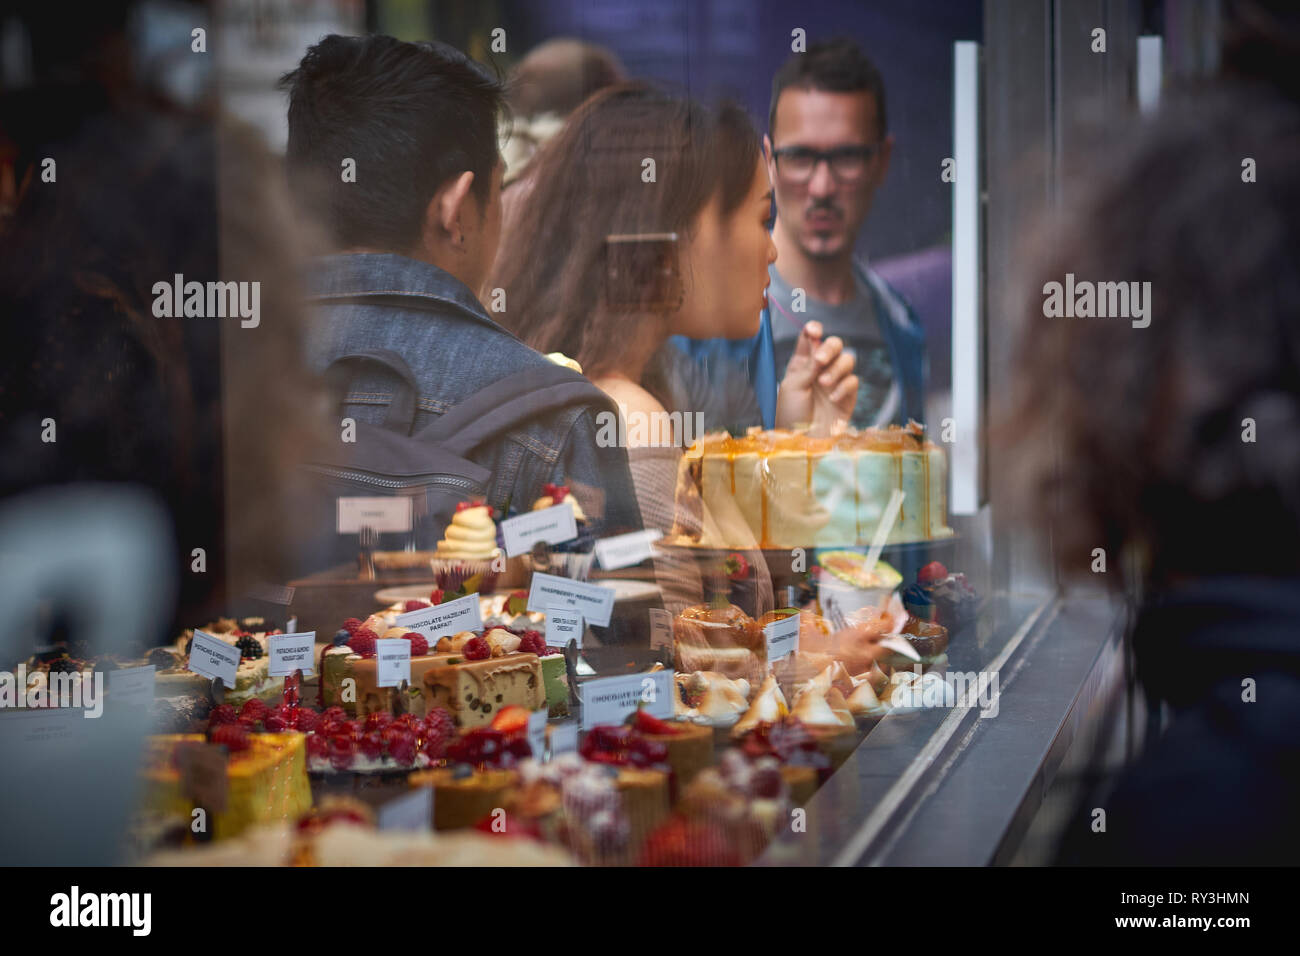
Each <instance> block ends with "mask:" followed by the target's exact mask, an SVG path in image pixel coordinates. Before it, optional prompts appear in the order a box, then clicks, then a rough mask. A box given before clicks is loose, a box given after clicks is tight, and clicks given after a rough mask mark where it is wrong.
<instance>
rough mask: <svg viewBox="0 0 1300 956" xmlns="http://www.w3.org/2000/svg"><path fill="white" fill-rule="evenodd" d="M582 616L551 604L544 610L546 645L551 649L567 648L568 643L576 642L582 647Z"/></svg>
mask: <svg viewBox="0 0 1300 956" xmlns="http://www.w3.org/2000/svg"><path fill="white" fill-rule="evenodd" d="M582 631H583V627H582V615H581V614H580V613H579V612H577V611H573V610H570V609H569V608H567V607H561V606H559V605H557V604H552V605H551V606H550V607H548V608H547V609H546V643H547V644H549V645H551V646H552V647H568V646H569V641H577V642H578V646H579V647H582Z"/></svg>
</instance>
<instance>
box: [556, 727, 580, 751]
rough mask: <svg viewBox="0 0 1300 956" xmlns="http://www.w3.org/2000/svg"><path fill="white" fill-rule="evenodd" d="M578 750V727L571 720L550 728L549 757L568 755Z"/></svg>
mask: <svg viewBox="0 0 1300 956" xmlns="http://www.w3.org/2000/svg"><path fill="white" fill-rule="evenodd" d="M577 749H578V725H577V724H575V723H574V722H573V721H571V720H566V721H564V722H563V723H559V724H556V725H555V726H554V727H552V728H551V756H552V757H558V756H559V755H560V754H566V753H570V752H572V751H574V750H577Z"/></svg>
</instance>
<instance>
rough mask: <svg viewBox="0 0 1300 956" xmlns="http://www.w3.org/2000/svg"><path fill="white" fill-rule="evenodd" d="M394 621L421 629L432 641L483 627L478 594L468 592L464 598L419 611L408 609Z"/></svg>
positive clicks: (408, 628) (416, 629)
mask: <svg viewBox="0 0 1300 956" xmlns="http://www.w3.org/2000/svg"><path fill="white" fill-rule="evenodd" d="M394 621H395V624H396V626H397V627H404V628H406V629H407V630H408V631H419V632H420V633H421V634H423V635H424V636H425V637H426V638H428V639H429V642H430V643H432V642H434V641H436V640H437V639H438V638H440V637H448V636H450V635H452V634H459V633H460V632H461V631H477V630H479V629H480V628H482V627H483V615H482V613H481V611H480V609H479V597H478V595H477V594H467V595H465V596H464V597H463V598H456V600H454V601H447V602H446V603H445V604H437V605H435V606H433V607H422V608H420V609H419V610H418V611H407V612H406V613H405V614H399V615H397V617H396V618H394Z"/></svg>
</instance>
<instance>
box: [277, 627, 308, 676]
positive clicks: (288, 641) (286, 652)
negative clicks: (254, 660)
mask: <svg viewBox="0 0 1300 956" xmlns="http://www.w3.org/2000/svg"><path fill="white" fill-rule="evenodd" d="M266 649H267V651H268V652H269V655H268V656H269V658H270V659H269V660H268V661H267V673H268V674H270V675H271V676H272V677H288V676H289V675H290V674H292V673H293V672H294V671H302V673H303V676H307V675H309V674H312V673H313V672H314V670H313V667H312V661H313V658H314V656H315V652H316V632H315V631H303V632H302V633H301V634H272V635H271V636H270V637H268V638H267V639H266Z"/></svg>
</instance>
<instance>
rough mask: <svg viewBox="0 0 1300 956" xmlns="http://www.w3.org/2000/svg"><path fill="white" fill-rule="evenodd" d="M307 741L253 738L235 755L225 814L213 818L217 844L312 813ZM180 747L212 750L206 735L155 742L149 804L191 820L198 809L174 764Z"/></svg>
mask: <svg viewBox="0 0 1300 956" xmlns="http://www.w3.org/2000/svg"><path fill="white" fill-rule="evenodd" d="M306 739H307V738H306V737H305V736H304V735H303V734H298V733H284V734H249V735H248V740H249V743H250V745H251V746H250V747H249V748H248V749H247V750H243V751H239V752H236V753H232V754H230V757H229V761H228V763H227V765H226V777H227V784H226V805H225V809H224V810H221V811H217V812H209V813H208V818H207V824H208V828H209V832H210V833H211V834H212V836H213V839H218V840H220V839H224V838H226V837H231V836H235V835H236V834H239V833H241V832H242V831H244V830H245V829H247V828H248V827H250V826H254V825H259V824H265V823H275V822H279V821H290V822H291V821H294V820H296V819H297V818H298V817H299V816H300V815H301V814H303V813H305V812H307V810H309V809H311V786H310V784H309V783H308V781H307V760H306V755H307V750H306V746H305V741H306ZM181 744H201V745H203V746H205V747H206V746H212V745H210V744H208V743H207V742H206V738H205V737H204V736H203V735H202V734H162V735H158V736H154V737H150V738H149V756H150V759H149V766H148V768H147V769H146V770H145V773H144V777H145V781H146V796H145V804H146V806H147V807H148V809H149V810H151V811H154V812H157V813H161V814H163V815H166V816H181V817H185V818H186V819H187V820H189V819H191V813H192V811H193V810H194V809H195V804H194V801H193V800H192V799H191V798H190V797H189V796H188V795H187V794H186V793H185V791H184V788H183V787H182V783H181V774H180V771H179V769H178V768H177V766H176V762H175V760H174V755H175V752H176V749H177V748H178V747H179V746H180V745H181ZM205 809H206V808H205Z"/></svg>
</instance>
